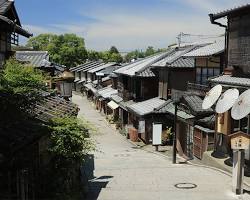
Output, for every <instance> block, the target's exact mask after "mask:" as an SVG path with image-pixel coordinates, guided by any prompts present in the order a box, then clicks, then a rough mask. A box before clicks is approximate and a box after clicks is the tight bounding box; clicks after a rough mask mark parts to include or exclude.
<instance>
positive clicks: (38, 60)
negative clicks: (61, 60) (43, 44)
mask: <svg viewBox="0 0 250 200" xmlns="http://www.w3.org/2000/svg"><path fill="white" fill-rule="evenodd" d="M15 53H16V59H17V60H18V61H20V62H23V63H26V64H27V65H30V66H33V67H35V68H38V69H40V70H42V71H45V72H47V73H49V74H50V75H51V76H59V75H60V74H61V73H62V72H63V71H64V70H65V68H66V66H64V65H60V64H57V63H54V62H52V61H51V60H50V56H49V53H48V51H16V52H15Z"/></svg>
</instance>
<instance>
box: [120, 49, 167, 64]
mask: <svg viewBox="0 0 250 200" xmlns="http://www.w3.org/2000/svg"><path fill="white" fill-rule="evenodd" d="M163 51H165V49H157V50H155V49H154V47H152V46H148V47H147V49H146V51H139V50H134V51H131V52H129V53H127V55H126V56H125V58H124V60H125V62H130V61H131V60H133V59H135V60H136V59H139V58H145V57H147V56H151V55H154V54H156V53H159V52H163Z"/></svg>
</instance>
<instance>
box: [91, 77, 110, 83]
mask: <svg viewBox="0 0 250 200" xmlns="http://www.w3.org/2000/svg"><path fill="white" fill-rule="evenodd" d="M109 80H110V77H108V76H107V77H104V78H102V80H101V82H105V81H109ZM92 83H93V84H95V85H96V84H97V83H98V80H95V81H93V82H92Z"/></svg>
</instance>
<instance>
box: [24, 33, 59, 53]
mask: <svg viewBox="0 0 250 200" xmlns="http://www.w3.org/2000/svg"><path fill="white" fill-rule="evenodd" d="M56 37H57V35H55V34H51V33H46V34H40V35H38V36H36V37H32V38H30V39H29V40H28V42H27V44H26V47H30V48H33V49H34V50H36V51H47V50H48V46H49V44H50V43H53V42H54V40H55V39H56Z"/></svg>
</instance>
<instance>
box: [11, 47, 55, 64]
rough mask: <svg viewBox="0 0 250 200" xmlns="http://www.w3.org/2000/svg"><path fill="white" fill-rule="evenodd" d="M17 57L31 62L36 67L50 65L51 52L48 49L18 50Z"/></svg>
mask: <svg viewBox="0 0 250 200" xmlns="http://www.w3.org/2000/svg"><path fill="white" fill-rule="evenodd" d="M16 59H17V60H19V61H25V62H29V63H30V64H31V65H33V66H34V67H49V66H51V63H50V62H49V54H48V52H47V51H17V52H16Z"/></svg>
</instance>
